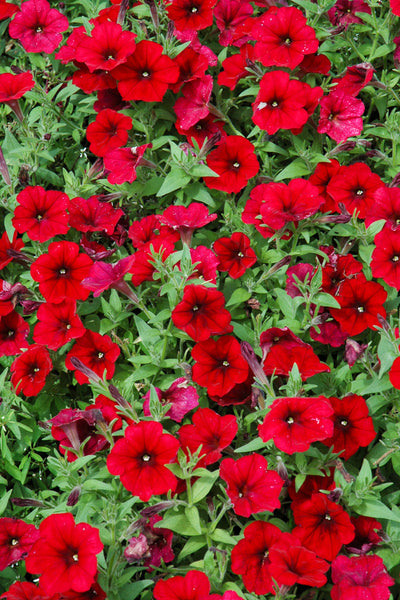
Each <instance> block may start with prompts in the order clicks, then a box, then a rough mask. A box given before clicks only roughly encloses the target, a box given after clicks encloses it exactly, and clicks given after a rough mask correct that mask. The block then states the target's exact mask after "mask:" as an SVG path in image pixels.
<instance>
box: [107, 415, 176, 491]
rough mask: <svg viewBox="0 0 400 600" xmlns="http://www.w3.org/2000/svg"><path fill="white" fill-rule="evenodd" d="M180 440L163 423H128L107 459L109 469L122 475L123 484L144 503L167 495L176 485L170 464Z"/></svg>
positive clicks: (112, 472) (114, 473) (115, 473)
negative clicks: (155, 497) (158, 496)
mask: <svg viewBox="0 0 400 600" xmlns="http://www.w3.org/2000/svg"><path fill="white" fill-rule="evenodd" d="M178 448H179V442H178V440H176V439H175V438H174V437H173V436H172V435H169V434H167V433H163V428H162V425H161V423H157V422H156V421H140V422H139V423H135V424H134V425H129V426H128V427H127V428H126V429H125V432H124V437H123V438H122V439H119V440H118V441H117V442H116V443H115V445H114V446H113V448H112V449H111V452H110V454H109V455H108V458H107V468H108V470H109V471H110V473H111V474H112V475H119V476H120V478H121V483H122V485H123V486H124V487H125V488H126V489H127V490H128V491H129V492H131V493H132V494H133V495H134V496H139V498H140V500H142V501H143V502H148V500H149V499H150V498H151V496H153V495H155V494H157V495H159V494H166V493H167V492H168V491H169V490H174V489H175V487H176V484H177V479H176V477H175V475H173V474H172V472H171V471H170V470H169V469H168V467H167V466H166V465H167V464H169V463H171V462H173V460H174V459H175V456H176V453H177V451H178Z"/></svg>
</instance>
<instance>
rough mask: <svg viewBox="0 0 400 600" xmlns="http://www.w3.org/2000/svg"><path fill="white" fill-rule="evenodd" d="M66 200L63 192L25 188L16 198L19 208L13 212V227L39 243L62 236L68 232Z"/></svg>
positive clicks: (39, 187) (66, 197)
mask: <svg viewBox="0 0 400 600" xmlns="http://www.w3.org/2000/svg"><path fill="white" fill-rule="evenodd" d="M68 200H69V199H68V196H67V194H64V193H63V192H58V191H56V190H47V191H46V190H44V188H42V187H41V186H40V185H37V186H27V187H26V188H24V189H23V190H22V191H21V192H20V193H19V194H18V196H17V202H18V204H19V206H17V207H16V209H15V211H14V218H13V220H12V222H13V226H14V227H15V229H16V230H17V231H18V232H19V233H25V232H26V233H27V235H28V237H29V239H31V240H35V241H39V242H40V243H43V242H47V241H48V240H50V239H51V238H52V237H54V236H55V235H63V234H65V233H67V232H68V230H69V225H68V215H67V212H66V208H67V206H68Z"/></svg>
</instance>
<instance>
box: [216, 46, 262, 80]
mask: <svg viewBox="0 0 400 600" xmlns="http://www.w3.org/2000/svg"><path fill="white" fill-rule="evenodd" d="M254 60H255V56H254V46H251V45H250V44H244V45H243V46H241V48H240V54H234V55H233V56H228V58H225V60H223V61H222V67H223V69H224V70H223V71H221V72H220V73H219V75H218V85H226V86H227V87H228V88H229V89H231V90H234V89H235V87H236V85H237V83H238V81H239V80H240V79H243V77H248V76H249V75H251V72H250V71H249V70H248V64H249V62H250V63H252V62H254Z"/></svg>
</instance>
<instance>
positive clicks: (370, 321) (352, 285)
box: [329, 274, 387, 336]
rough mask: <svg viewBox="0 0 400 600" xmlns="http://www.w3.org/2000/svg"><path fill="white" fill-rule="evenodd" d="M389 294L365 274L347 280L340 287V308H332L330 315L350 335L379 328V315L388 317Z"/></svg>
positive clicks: (338, 297) (337, 297)
mask: <svg viewBox="0 0 400 600" xmlns="http://www.w3.org/2000/svg"><path fill="white" fill-rule="evenodd" d="M386 298H387V292H386V291H385V290H384V288H383V287H382V286H381V285H379V283H375V282H374V281H367V279H366V278H365V276H364V275H363V274H360V275H358V276H357V277H354V278H353V279H347V280H346V281H344V282H343V283H342V285H341V287H340V290H339V295H338V296H336V300H337V301H338V302H339V304H340V308H330V309H329V310H330V313H331V315H332V317H333V318H334V319H336V321H338V323H339V324H340V326H341V328H342V329H343V331H345V332H346V333H348V334H349V335H351V336H353V335H358V334H359V333H361V332H362V331H365V329H368V328H369V329H373V328H374V327H375V326H378V327H379V320H378V315H381V316H382V317H386V311H385V309H384V307H383V305H384V303H385V302H386Z"/></svg>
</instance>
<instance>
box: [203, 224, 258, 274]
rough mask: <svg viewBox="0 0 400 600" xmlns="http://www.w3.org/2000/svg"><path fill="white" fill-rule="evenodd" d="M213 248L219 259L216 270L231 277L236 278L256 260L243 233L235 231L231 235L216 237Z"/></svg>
mask: <svg viewBox="0 0 400 600" xmlns="http://www.w3.org/2000/svg"><path fill="white" fill-rule="evenodd" d="M213 250H214V252H215V254H216V255H217V258H218V259H219V265H218V271H221V272H223V273H224V272H227V273H228V275H229V277H232V279H238V278H239V277H241V276H242V275H244V274H245V272H246V271H247V269H249V268H250V267H252V266H253V265H254V263H255V262H257V256H256V253H255V252H254V250H253V249H252V248H251V246H250V240H249V238H248V237H247V235H245V234H244V233H241V232H238V231H237V232H235V233H232V235H231V237H230V238H229V237H222V238H218V239H217V240H216V241H215V242H214V245H213Z"/></svg>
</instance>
